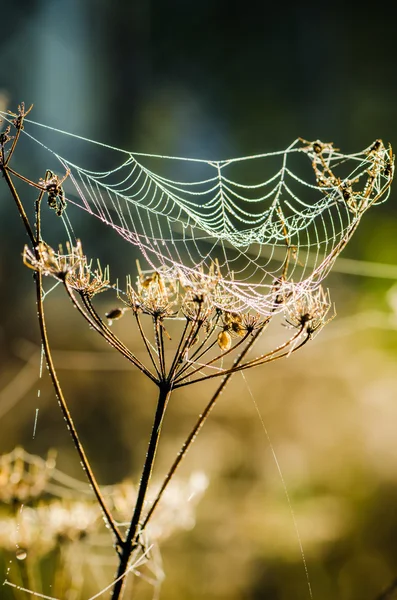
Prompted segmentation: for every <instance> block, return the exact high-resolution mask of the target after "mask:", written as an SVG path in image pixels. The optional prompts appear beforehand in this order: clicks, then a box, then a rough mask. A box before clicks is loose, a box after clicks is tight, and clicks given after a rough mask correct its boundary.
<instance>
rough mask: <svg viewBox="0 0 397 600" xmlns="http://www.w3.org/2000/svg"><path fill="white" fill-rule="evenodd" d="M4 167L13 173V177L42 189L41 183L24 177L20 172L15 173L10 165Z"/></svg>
mask: <svg viewBox="0 0 397 600" xmlns="http://www.w3.org/2000/svg"><path fill="white" fill-rule="evenodd" d="M6 169H7V171H9V172H10V173H12V174H13V175H15V177H18V179H20V180H21V181H24V182H25V183H28V184H29V185H31V186H32V187H35V188H37V189H38V190H42V189H43V186H42V185H40V184H39V183H36V182H35V181H32V180H31V179H28V178H27V177H24V176H23V175H21V174H20V173H17V171H14V169H11V167H8V166H7V167H6Z"/></svg>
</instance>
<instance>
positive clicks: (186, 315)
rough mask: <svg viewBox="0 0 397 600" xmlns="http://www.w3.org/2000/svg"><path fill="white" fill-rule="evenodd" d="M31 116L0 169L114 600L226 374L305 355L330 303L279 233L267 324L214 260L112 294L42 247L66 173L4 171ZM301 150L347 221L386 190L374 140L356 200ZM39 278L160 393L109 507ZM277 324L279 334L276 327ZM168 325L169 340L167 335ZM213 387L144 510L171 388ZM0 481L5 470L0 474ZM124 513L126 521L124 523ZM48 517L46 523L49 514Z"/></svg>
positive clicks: (64, 256)
mask: <svg viewBox="0 0 397 600" xmlns="http://www.w3.org/2000/svg"><path fill="white" fill-rule="evenodd" d="M29 110H30V109H29ZM28 112H29V111H26V110H25V108H24V106H23V105H21V106H20V107H19V111H18V113H17V114H16V115H14V119H13V127H14V129H15V136H14V137H13V138H11V136H10V133H11V128H10V127H7V129H6V130H5V131H4V132H3V134H2V135H1V139H0V152H1V162H0V169H1V171H2V173H3V176H4V178H5V181H6V184H7V185H8V187H9V190H10V192H11V194H12V196H13V198H14V201H15V203H16V206H17V209H18V211H19V214H20V216H21V217H22V221H23V223H24V226H25V229H26V231H27V233H28V236H29V239H30V245H28V246H26V247H25V249H24V252H23V260H24V263H25V265H26V266H28V267H29V268H30V269H33V270H34V273H35V285H36V297H37V305H38V320H39V325H40V331H41V338H42V344H43V348H44V353H45V358H46V362H47V365H48V369H49V372H50V376H51V379H52V382H53V385H54V389H55V393H56V395H57V398H58V400H59V403H60V406H61V410H62V412H63V415H64V417H65V419H66V422H67V425H68V428H69V431H70V433H71V436H72V438H73V442H74V445H75V447H76V450H77V452H78V454H79V458H80V460H81V462H82V464H83V467H84V470H85V472H86V475H87V478H88V480H89V483H90V484H91V486H92V489H93V492H94V496H95V498H96V501H97V502H98V504H99V506H100V507H101V509H102V512H103V516H104V518H105V521H106V523H107V525H108V527H109V529H110V530H111V532H112V535H113V540H114V548H115V552H116V555H117V559H118V569H117V573H116V577H115V581H114V584H113V585H112V599H113V600H118V599H119V598H121V597H122V593H123V590H124V589H125V582H126V579H127V574H128V573H129V570H130V565H131V561H133V560H134V561H135V560H136V557H137V553H139V552H141V553H142V552H143V553H145V547H146V545H147V544H148V543H149V544H150V541H149V542H148V540H147V535H148V532H149V535H150V529H149V525H150V523H151V522H152V519H153V515H154V512H155V511H156V510H157V507H158V505H159V503H160V500H162V498H163V495H164V492H165V490H166V489H167V487H168V485H169V483H170V481H171V479H172V478H173V477H174V474H175V472H176V470H177V468H178V466H179V464H180V463H181V461H182V459H183V458H184V456H185V455H186V453H187V451H188V449H189V447H190V446H191V444H192V443H193V441H194V439H195V437H196V435H197V433H198V432H199V430H200V429H201V427H202V426H203V424H204V422H205V420H206V419H207V417H208V415H209V413H210V411H211V409H212V408H213V406H214V405H215V403H216V401H217V400H218V398H219V396H220V393H221V392H222V391H223V389H224V388H225V386H226V385H227V383H228V382H229V381H230V378H231V376H232V375H233V374H235V373H237V372H240V371H244V370H246V369H250V368H253V367H257V366H260V365H264V364H267V363H270V362H273V361H276V360H280V359H282V358H287V357H289V356H290V355H291V354H293V353H294V352H296V351H297V350H298V349H299V348H302V346H304V345H305V344H306V343H307V342H308V341H309V340H310V339H311V338H312V337H313V335H314V334H317V333H318V332H319V331H320V329H321V328H322V327H323V326H324V325H325V324H326V323H327V322H328V321H329V320H330V319H329V317H328V315H329V311H330V307H331V303H330V300H329V296H328V293H327V292H325V291H324V290H323V289H322V288H321V287H320V286H317V288H315V289H313V288H311V287H309V286H307V285H304V284H300V283H294V281H292V280H290V279H288V276H287V273H288V266H289V261H290V259H291V257H292V256H293V253H294V248H293V247H292V246H291V245H290V243H289V239H288V236H287V234H285V243H286V246H287V258H286V260H285V264H284V270H283V273H282V275H281V276H280V277H278V278H277V279H275V280H274V283H273V287H272V289H271V292H270V295H269V305H270V310H269V311H268V314H267V315H265V316H263V315H260V314H257V313H256V312H250V311H248V310H247V309H244V310H241V311H240V310H236V306H235V303H233V300H232V298H231V297H230V296H229V295H228V293H227V292H226V291H225V288H224V286H222V285H221V280H222V276H221V272H220V267H219V265H218V263H217V261H216V260H214V261H213V263H212V264H211V265H210V267H209V268H207V269H204V268H202V269H201V271H199V272H197V271H196V272H194V273H193V272H192V273H191V275H189V273H188V272H187V271H184V272H181V271H178V270H177V269H176V270H174V271H173V272H171V271H170V270H167V271H165V270H163V269H162V268H159V269H158V270H150V271H144V270H142V269H141V266H140V264H139V262H138V263H137V274H136V276H135V278H134V276H131V275H129V276H128V277H127V279H126V286H125V289H124V290H121V289H119V288H118V289H117V291H116V289H115V286H113V285H111V283H110V276H109V271H108V269H107V268H106V269H102V268H101V266H100V264H99V263H97V265H96V266H94V265H95V263H93V261H91V260H89V259H88V258H87V257H86V255H85V254H84V252H83V246H82V243H81V241H77V242H76V244H75V245H71V244H70V243H67V244H66V247H65V248H66V252H64V250H63V248H62V246H59V248H58V249H57V250H55V249H53V248H51V247H50V246H49V245H48V244H47V242H46V241H45V239H43V232H42V226H41V211H42V204H43V203H42V200H43V198H44V197H45V196H46V197H47V200H48V206H49V208H50V209H53V210H54V211H55V214H56V215H57V216H61V215H62V214H63V212H64V210H65V209H66V198H65V194H64V191H63V183H64V181H65V179H66V178H67V177H68V175H69V173H68V172H65V174H64V177H62V178H59V177H58V176H56V175H55V174H54V173H52V172H51V171H47V172H46V174H45V177H44V178H43V179H40V180H39V181H38V183H35V182H33V181H31V180H29V179H27V178H26V177H24V176H23V175H21V174H19V173H17V172H16V171H14V170H13V169H12V168H11V167H10V161H11V158H12V156H13V153H14V151H15V148H16V144H17V142H18V138H19V136H20V132H21V130H22V128H23V121H24V118H25V116H26V114H28ZM304 143H305V144H307V147H306V151H307V153H308V154H309V155H310V156H311V157H312V165H313V169H314V172H315V175H316V179H317V184H318V186H319V188H320V189H324V188H328V187H333V188H334V189H335V190H336V193H339V195H340V198H339V200H338V201H340V202H344V203H346V205H347V206H348V208H349V210H350V211H352V212H354V213H358V212H360V211H363V210H364V209H365V208H366V205H367V204H368V203H370V202H375V201H376V198H375V199H374V194H373V189H374V182H375V180H376V178H377V177H378V176H379V173H380V172H382V174H383V175H382V176H384V177H385V176H386V175H385V173H386V174H387V177H388V182H389V183H390V182H391V178H392V174H393V172H392V171H393V157H392V155H391V152H390V153H389V154H387V157H388V159H387V160H388V161H389V162H388V164H385V163H384V160H385V159H384V156H385V151H384V147H383V145H382V153H381V152H380V150H381V146H380V145H381V142H380V141H377V142H376V143H375V144H374V145H373V147H371V149H370V151H369V152H370V153H372V155H373V167H372V171H371V170H369V171H368V177H367V182H366V186H365V189H364V191H363V192H361V193H358V192H356V191H355V190H354V184H355V182H354V181H351V182H350V181H349V182H346V181H341V180H340V179H338V178H336V177H335V176H334V174H333V172H332V170H331V168H330V166H329V164H328V163H327V161H326V159H325V158H324V157H325V156H326V155H327V152H328V151H329V146H330V145H327V144H323V143H321V142H313V143H310V142H304ZM16 181H20V182H22V183H27V184H29V185H31V186H34V187H35V188H37V190H38V198H37V200H36V204H35V222H34V224H33V225H32V224H31V223H30V221H29V219H28V217H27V212H26V211H25V207H24V206H23V203H22V201H21V198H20V195H19V193H18V191H17V188H16V184H15V183H14V182H16ZM338 190H339V191H338ZM280 223H281V227H282V230H283V231H284V230H285V225H284V224H283V223H284V221H283V215H282V214H280ZM346 241H347V240H346V239H343V240H342V241H341V242H340V243H338V245H336V246H335V249H334V250H333V256H332V259H334V258H335V256H336V255H337V253H339V252H340V251H341V250H342V248H343V247H344V246H345V245H346ZM329 260H331V258H330V259H329ZM43 277H53V278H54V279H56V280H57V281H58V282H60V283H61V285H63V287H64V289H65V292H66V293H67V295H68V296H69V298H70V300H71V302H72V303H73V305H74V306H75V307H76V309H77V310H78V311H79V313H80V314H81V316H82V317H83V318H84V319H85V321H86V322H87V323H88V325H89V326H90V327H91V328H92V329H93V330H94V331H95V332H96V333H98V334H99V335H100V336H101V337H102V338H104V340H106V342H108V344H110V345H111V346H112V347H113V348H114V349H115V350H116V351H117V352H119V353H120V354H121V355H122V356H124V358H125V359H127V360H128V361H129V362H130V363H131V364H132V365H133V366H134V367H135V368H137V369H139V370H140V371H141V372H142V373H143V374H144V375H145V376H147V377H148V379H149V380H150V381H151V382H152V383H153V384H154V385H155V386H156V387H157V392H158V400H157V406H156V411H155V414H154V418H153V426H152V432H151V436H150V439H149V441H148V445H147V452H146V458H145V461H144V464H143V467H142V472H141V477H140V482H139V485H138V487H137V489H136V490H135V488H133V487H132V488H128V489H127V488H126V487H125V486H124V488H123V489H119V490H118V491H117V493H115V496H114V498H113V501H112V504H110V503H109V502H108V501H107V500H106V498H105V496H104V494H103V491H102V490H101V489H100V486H99V485H98V483H97V481H96V478H95V475H94V473H93V471H92V468H91V466H90V463H89V461H88V459H87V457H86V454H85V451H84V448H83V446H82V443H81V441H80V438H79V435H78V432H77V430H76V427H75V425H74V422H73V419H72V416H71V414H70V410H69V405H68V402H67V400H66V399H65V397H64V394H63V391H62V387H61V384H60V381H59V379H58V376H57V372H56V369H55V366H54V363H53V360H52V354H51V347H50V344H49V341H48V336H47V330H46V321H45V312H44V306H43V301H42V297H43ZM134 280H135V283H134ZM104 291H107V292H108V293H113V294H114V295H116V298H115V301H114V305H113V306H111V307H110V309H109V310H108V312H107V313H106V315H105V320H104V318H102V316H101V315H100V313H99V312H98V310H97V308H96V307H95V304H94V299H95V297H96V295H97V294H99V293H101V292H104ZM116 304H117V305H116ZM281 311H284V317H285V325H287V327H286V328H285V329H284V330H283V331H284V332H286V339H285V341H284V342H282V343H281V344H279V345H278V346H277V347H274V348H270V349H268V350H267V351H266V352H262V353H261V354H259V355H258V356H256V357H248V353H249V352H250V351H251V350H252V347H253V346H254V344H255V342H256V341H257V340H258V338H259V337H260V336H261V335H262V334H263V332H264V331H265V330H266V329H267V327H268V326H269V324H270V323H271V322H273V320H274V316H275V314H276V313H280V312H281ZM120 318H124V319H126V318H132V319H133V320H134V321H135V324H136V332H137V335H138V336H139V337H140V339H141V342H142V347H143V348H144V349H145V351H146V356H147V359H146V361H143V360H141V359H140V358H138V357H137V356H136V354H134V353H133V352H132V351H131V350H130V349H129V348H128V346H127V345H126V344H125V343H124V342H123V341H122V340H121V339H119V337H118V336H116V335H115V333H114V332H113V331H112V329H111V325H112V323H113V321H115V320H118V319H120ZM106 319H107V321H106ZM274 323H275V326H278V321H277V319H275V320H274ZM171 327H172V339H171V337H170V333H169V330H170V328H171ZM210 379H219V380H220V383H219V385H218V387H217V389H216V391H215V392H214V394H213V395H212V397H211V398H210V400H209V402H208V403H207V406H206V408H205V409H204V410H203V411H202V413H201V415H200V416H199V417H198V419H197V422H196V424H195V426H194V428H193V429H192V431H191V432H190V434H189V435H188V436H187V438H186V440H185V443H184V444H183V446H182V448H181V450H180V452H179V453H178V455H177V457H176V459H175V461H174V463H173V465H172V466H171V467H170V469H169V472H168V474H167V476H166V477H165V479H164V481H163V482H162V484H161V485H160V486H159V488H158V491H157V494H156V496H155V498H154V501H153V502H152V504H151V506H150V508H149V509H148V510H147V509H146V504H147V494H148V489H149V484H150V480H151V474H152V470H153V465H154V462H155V459H156V451H157V447H158V443H159V439H160V435H161V430H162V424H163V419H164V415H165V412H166V409H167V406H168V403H169V401H170V397H171V394H172V393H174V392H175V391H176V390H177V389H178V388H181V387H185V386H191V385H193V384H198V383H200V382H203V381H207V380H210ZM14 469H15V466H14ZM1 476H2V472H0V477H1ZM25 479H26V477H25ZM36 479H37V481H36V480H35V481H34V482H33V483H32V484H29V485H28V487H27V488H26V489H24V488H23V487H21V485H20V484H19V483H18V482H17V483H16V484H15V485H16V487H15V486H14V487H15V489H14V488H12V487H10V488H7V490H8V491H7V492H6V494H9V495H10V497H11V496H12V497H13V498H15V500H17V499H19V501H20V500H21V499H23V497H24V494H25V495H26V494H31V495H35V494H37V493H38V492H37V490H36V488H37V489H38V490H40V486H42V485H43V484H42V481H43V480H42V478H41V479H40V477H39V475H38V476H37V478H36ZM29 486H30V487H29ZM35 486H36V487H35ZM120 506H122V509H120ZM128 507H129V513H130V514H129V515H128V517H127V513H128V510H127V509H128ZM35 510H36V511H38V512H36V516H35V518H36V517H37V518H40V517H39V513H40V511H39V509H38V508H36V509H35ZM40 510H41V509H40ZM51 510H54V511H56V510H58V511H60V510H61V507H60V506H57V507H56V506H52V508H51ZM120 511H121V512H122V513H123V517H122V523H120V522H118V521H117V520H116V518H115V516H114V514H115V512H117V513H120ZM46 518H47V519H49V517H48V516H47V517H46ZM126 518H128V523H127V525H125V521H126ZM50 520H51V519H50ZM61 520H62V519H61ZM88 521H89V519H88ZM88 521H87V527H88V526H89V523H88ZM84 527H85V525H84ZM71 535H72V534H71ZM73 535H74V533H73ZM72 537H73V536H72Z"/></svg>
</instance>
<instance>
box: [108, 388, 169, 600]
mask: <svg viewBox="0 0 397 600" xmlns="http://www.w3.org/2000/svg"><path fill="white" fill-rule="evenodd" d="M170 394H171V388H170V386H169V385H164V384H162V385H160V390H159V397H158V401H157V408H156V414H155V416H154V421H153V427H152V433H151V435H150V440H149V445H148V450H147V453H146V460H145V463H144V466H143V470H142V476H141V480H140V483H139V489H138V494H137V499H136V503H135V508H134V513H133V515H132V519H131V523H130V527H129V529H128V533H127V537H126V540H125V542H124V544H123V548H122V551H121V554H120V563H119V567H118V571H117V575H116V583H115V585H114V588H113V594H112V600H118V599H119V598H121V594H122V591H123V588H124V584H125V579H126V578H125V577H124V575H125V574H126V571H127V569H128V561H129V559H130V557H131V554H132V553H133V551H134V549H135V547H136V542H137V537H138V535H139V533H140V531H142V528H141V527H139V521H140V519H141V515H142V511H143V506H144V503H145V498H146V494H147V490H148V486H149V482H150V477H151V474H152V470H153V464H154V460H155V457H156V451H157V446H158V442H159V438H160V432H161V426H162V423H163V419H164V414H165V410H166V408H167V404H168V400H169V397H170Z"/></svg>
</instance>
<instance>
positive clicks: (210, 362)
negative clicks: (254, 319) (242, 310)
mask: <svg viewBox="0 0 397 600" xmlns="http://www.w3.org/2000/svg"><path fill="white" fill-rule="evenodd" d="M249 335H250V333H249V332H248V331H247V332H246V334H245V335H244V337H243V338H241V339H240V340H239V341H238V342H237V344H235V345H234V346H232V347H231V348H229V350H226V351H225V352H222V354H218V356H216V357H215V358H213V359H212V360H210V361H209V362H207V363H205V365H204V366H205V367H209V366H210V365H212V364H213V363H215V362H217V361H218V360H221V359H222V358H224V357H225V356H227V355H228V354H230V353H231V352H234V350H236V348H238V347H239V346H241V344H243V343H244V342H245V341H246V339H247V338H248V336H249ZM212 345H213V344H211V346H210V347H212ZM209 349H210V348H208V350H209ZM206 351H207V350H206ZM203 354H205V352H203ZM203 354H202V355H203ZM202 355H200V356H202ZM198 358H200V357H198ZM197 360H198V359H197ZM202 368H203V366H200V367H198V368H197V369H194V371H190V372H189V373H187V374H186V375H184V376H183V377H179V376H178V378H177V379H176V382H175V383H176V385H178V384H179V383H180V382H181V381H183V380H184V379H186V378H187V377H191V376H192V375H194V374H195V373H198V372H199V371H201V370H202Z"/></svg>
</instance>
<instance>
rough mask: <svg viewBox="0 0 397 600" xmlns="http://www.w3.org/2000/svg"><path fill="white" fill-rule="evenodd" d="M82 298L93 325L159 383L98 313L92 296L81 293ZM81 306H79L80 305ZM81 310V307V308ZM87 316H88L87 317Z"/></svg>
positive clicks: (116, 348) (150, 377) (126, 356)
mask: <svg viewBox="0 0 397 600" xmlns="http://www.w3.org/2000/svg"><path fill="white" fill-rule="evenodd" d="M81 298H82V300H83V303H84V306H85V307H86V309H87V310H88V312H89V314H90V315H91V318H92V320H93V321H94V322H92V321H90V320H89V323H90V324H91V326H93V327H94V328H95V330H96V331H98V333H99V334H100V335H102V337H104V338H105V340H106V341H107V342H108V343H109V344H110V345H111V346H112V347H113V348H114V349H115V350H118V352H120V353H121V354H122V355H123V356H124V357H125V358H126V359H127V360H129V361H130V362H131V363H132V364H133V365H135V366H136V367H137V368H138V369H140V370H141V371H142V373H144V374H145V375H146V376H147V377H149V379H151V380H152V381H153V382H154V383H157V379H156V378H155V377H154V376H153V375H152V373H151V372H150V371H149V370H148V369H147V368H146V367H145V365H144V364H143V363H142V362H141V361H140V360H139V359H138V358H137V357H136V356H135V355H134V354H132V352H131V351H130V350H129V349H128V348H127V346H125V345H124V344H123V343H122V342H121V340H119V338H118V337H117V336H116V335H115V334H114V333H113V331H111V330H110V329H109V327H108V326H107V325H106V323H104V322H103V320H102V319H101V317H100V316H99V315H98V313H97V311H96V310H95V307H94V305H93V304H92V302H91V298H90V297H89V296H87V294H81ZM78 308H79V307H78ZM79 310H81V309H79ZM82 314H83V315H84V313H82ZM85 318H87V317H85Z"/></svg>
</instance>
